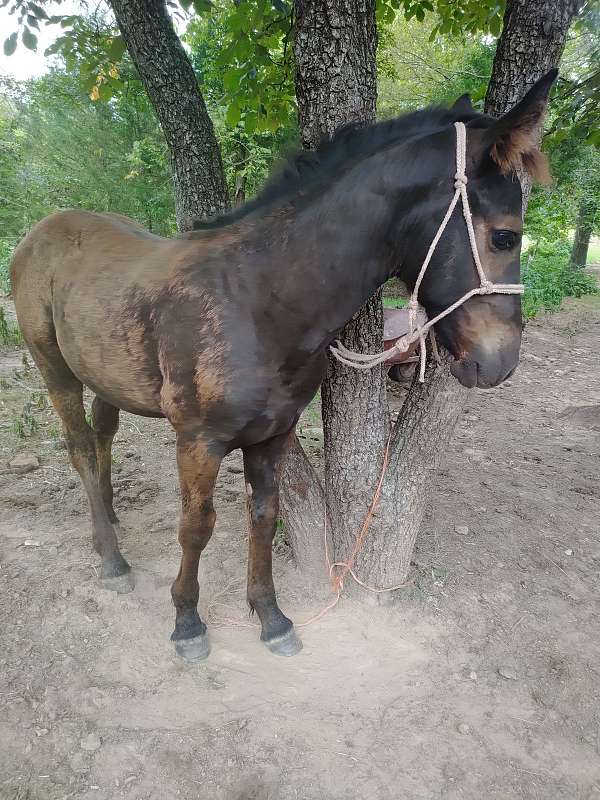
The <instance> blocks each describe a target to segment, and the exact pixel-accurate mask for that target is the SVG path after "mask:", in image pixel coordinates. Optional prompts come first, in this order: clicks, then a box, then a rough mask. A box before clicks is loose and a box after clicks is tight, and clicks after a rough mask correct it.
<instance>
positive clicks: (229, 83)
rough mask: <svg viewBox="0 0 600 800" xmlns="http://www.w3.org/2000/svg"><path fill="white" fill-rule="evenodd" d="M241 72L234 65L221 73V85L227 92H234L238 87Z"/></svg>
mask: <svg viewBox="0 0 600 800" xmlns="http://www.w3.org/2000/svg"><path fill="white" fill-rule="evenodd" d="M241 77H242V73H241V72H240V70H239V69H237V68H236V67H231V68H230V69H228V70H225V72H224V73H223V86H224V87H225V89H226V90H227V91H228V92H234V91H235V90H236V89H238V88H239V85H240V78H241Z"/></svg>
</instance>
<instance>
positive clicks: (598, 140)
mask: <svg viewBox="0 0 600 800" xmlns="http://www.w3.org/2000/svg"><path fill="white" fill-rule="evenodd" d="M587 141H588V142H589V144H591V145H593V146H594V147H600V130H596V131H592V132H591V133H589V134H588V136H587Z"/></svg>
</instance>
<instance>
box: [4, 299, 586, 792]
mask: <svg viewBox="0 0 600 800" xmlns="http://www.w3.org/2000/svg"><path fill="white" fill-rule="evenodd" d="M0 365H1V366H2V372H1V376H2V381H1V383H0V386H1V388H0V392H1V429H0V466H2V467H3V470H2V473H1V474H0V626H1V628H0V643H1V648H0V798H1V799H2V800H17V799H18V800H61V799H62V800H67V798H77V800H113V798H114V799H115V800H116V798H128V799H129V800H171V798H182V800H188V798H189V799H191V798H201V800H250V798H252V799H253V800H267V798H269V799H270V800H342V798H344V800H349V799H350V800H354V799H355V798H356V800H359V799H360V800H362V799H363V798H369V799H371V800H388V799H389V800H434V798H444V799H445V798H448V799H450V798H452V800H454V798H456V800H458V799H459V798H461V799H464V800H482V798H485V799H486V800H506V799H507V798H515V799H516V800H546V799H547V798H551V799H552V800H559V799H560V800H575V799H577V800H600V613H599V612H600V603H599V588H600V587H599V580H598V577H599V571H600V530H599V529H600V525H599V522H600V513H599V512H600V504H599V500H600V485H599V483H598V474H599V463H600V462H599V453H600V413H599V410H598V409H599V408H600V302H599V301H598V299H597V298H596V299H587V300H580V301H573V302H571V303H569V304H568V305H567V306H566V308H565V309H564V310H563V311H561V312H559V313H557V314H555V315H546V316H543V317H541V318H540V319H539V320H538V321H536V322H534V323H532V324H531V325H530V326H529V327H528V330H527V333H526V341H525V347H524V357H523V361H522V365H521V367H520V369H519V370H518V372H517V373H516V374H515V376H514V377H513V378H512V379H511V380H510V381H508V382H507V383H506V384H504V385H503V386H502V387H500V388H497V389H495V390H492V391H490V392H479V391H473V392H472V393H470V395H469V404H468V408H467V410H466V411H465V413H464V415H463V417H462V419H461V422H460V423H459V426H458V429H457V432H456V436H455V438H454V446H453V449H452V452H451V453H449V455H448V458H447V461H446V464H445V466H444V468H443V469H442V470H441V471H440V473H439V478H438V480H437V489H436V491H435V493H434V496H433V497H432V502H431V508H430V510H429V513H428V515H427V518H426V522H425V525H424V527H423V531H422V534H421V536H420V539H419V542H418V549H417V552H416V556H415V561H416V563H417V565H418V578H417V580H416V583H415V585H414V587H413V588H410V589H406V590H404V591H402V592H401V593H399V596H398V597H397V599H396V602H395V604H394V605H393V606H392V607H375V606H366V607H365V606H364V605H360V604H358V603H357V602H356V601H352V600H348V599H345V600H343V601H342V602H341V603H340V605H339V606H338V607H337V608H336V609H335V610H334V611H333V612H332V613H331V614H329V615H328V616H326V617H325V618H324V619H323V620H322V621H320V622H319V623H317V624H315V625H312V626H310V627H308V628H306V629H304V630H303V631H302V638H303V641H304V650H303V651H302V652H301V653H300V654H299V655H298V656H296V657H295V658H293V659H281V658H277V657H276V656H273V655H271V654H270V653H269V652H268V651H267V650H266V649H265V648H264V647H263V646H262V645H261V644H260V643H259V641H258V632H257V630H256V629H255V628H250V627H219V626H215V625H213V626H211V638H212V648H213V649H212V653H211V655H210V658H209V659H208V661H206V662H204V663H202V664H201V665H199V666H197V667H195V668H190V667H188V666H186V665H185V664H183V663H181V662H180V661H178V660H177V659H176V657H175V656H174V653H173V651H172V649H171V645H170V643H169V641H168V637H169V634H170V632H171V629H172V623H173V609H172V607H171V602H170V595H169V585H170V583H171V581H172V579H173V577H174V575H175V573H176V571H177V568H178V562H179V549H178V544H177V540H176V523H177V516H178V491H177V484H176V478H175V467H174V448H173V436H172V434H171V431H170V429H169V427H168V425H167V424H166V423H165V422H163V421H150V420H144V419H140V418H137V417H132V416H129V415H124V417H123V424H122V426H121V429H120V432H119V434H118V440H117V445H116V448H115V464H116V466H115V471H116V474H115V478H116V491H117V495H116V497H117V500H116V507H117V512H118V513H119V515H120V517H121V522H122V531H123V536H122V542H123V550H124V552H125V554H126V556H127V558H128V559H129V561H130V562H131V563H132V565H133V568H134V574H135V580H136V588H135V591H134V592H132V593H131V594H128V595H122V596H117V595H113V594H112V593H110V592H108V591H105V590H102V589H101V588H100V587H99V584H98V582H97V577H96V569H97V562H96V558H95V556H94V554H93V553H92V550H91V543H90V525H89V518H88V512H87V508H86V503H85V500H84V497H83V494H82V490H81V488H80V486H79V482H78V480H77V478H76V475H75V473H74V472H73V470H72V469H71V468H70V466H69V465H68V460H67V455H66V452H65V450H64V449H63V448H62V445H61V440H60V436H59V430H58V426H57V421H56V418H55V416H54V414H53V413H52V412H51V411H50V410H49V409H48V408H47V406H45V398H44V395H43V393H39V388H40V386H39V380H38V376H37V374H36V372H35V370H34V369H32V368H29V369H27V368H24V367H23V365H22V352H21V351H17V350H15V349H12V350H7V349H5V350H4V351H2V353H1V354H0ZM588 406H596V408H595V410H594V409H591V410H590V409H588V410H585V408H584V409H583V410H582V407H588ZM310 424H311V425H314V417H313V419H311V421H310ZM19 432H20V433H21V434H24V436H21V437H20V436H19V435H18V433H19ZM314 447H318V442H316V443H314ZM19 452H27V453H34V454H36V455H37V456H38V457H39V459H40V462H41V466H40V467H39V468H38V469H36V470H34V471H32V472H29V473H26V474H15V473H14V472H11V471H10V470H7V466H6V465H7V463H8V462H9V461H10V460H11V459H12V458H14V456H15V455H16V454H17V453H19ZM240 467H241V459H240V457H239V455H237V454H234V455H233V456H231V457H230V458H229V459H228V460H227V462H226V463H225V464H224V467H223V470H222V473H221V476H220V480H219V492H218V497H217V511H218V514H219V518H218V522H217V528H216V533H215V535H214V537H213V540H212V542H211V544H210V545H209V547H208V549H207V551H206V553H205V556H203V563H202V566H201V586H202V588H201V610H202V611H203V612H205V613H206V610H207V607H208V606H209V604H210V603H211V602H214V601H215V599H216V600H218V601H222V602H225V603H226V604H227V605H228V606H231V611H230V612H226V613H231V614H233V615H234V616H236V615H237V616H239V618H246V619H247V617H245V605H244V599H243V598H244V593H243V579H244V573H245V563H246V559H245V549H246V541H245V537H246V534H245V515H244V508H243V502H244V500H243V480H242V475H241V474H240ZM275 561H276V564H275V569H276V579H277V583H278V586H279V594H280V598H281V605H282V607H283V609H284V610H286V611H287V612H288V613H289V614H290V615H291V616H292V617H293V618H294V619H295V620H297V621H301V620H302V619H303V618H307V617H308V616H309V615H310V614H311V612H314V611H315V610H317V609H318V607H319V603H320V602H321V600H320V598H316V597H314V596H309V594H308V593H307V591H306V589H305V586H304V584H303V580H302V576H301V575H299V574H297V573H296V571H295V570H294V568H293V566H292V565H291V563H290V561H289V555H288V553H287V552H286V549H285V547H282V546H280V547H279V548H278V550H277V554H276V559H275ZM215 608H216V609H220V610H221V611H223V609H222V607H220V606H213V609H215Z"/></svg>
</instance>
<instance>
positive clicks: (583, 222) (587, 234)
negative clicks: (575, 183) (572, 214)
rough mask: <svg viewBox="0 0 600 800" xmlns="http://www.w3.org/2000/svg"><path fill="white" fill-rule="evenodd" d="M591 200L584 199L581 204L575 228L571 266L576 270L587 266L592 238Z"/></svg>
mask: <svg viewBox="0 0 600 800" xmlns="http://www.w3.org/2000/svg"><path fill="white" fill-rule="evenodd" d="M590 206H591V204H590V202H589V200H588V199H587V198H586V197H584V198H583V199H582V200H581V202H580V203H579V209H578V211H577V224H576V226H575V237H574V239H573V249H572V250H571V266H572V267H575V269H582V268H583V267H585V265H586V264H587V254H588V248H589V246H590V239H591V237H592V233H593V232H594V229H593V221H592V213H593V208H590Z"/></svg>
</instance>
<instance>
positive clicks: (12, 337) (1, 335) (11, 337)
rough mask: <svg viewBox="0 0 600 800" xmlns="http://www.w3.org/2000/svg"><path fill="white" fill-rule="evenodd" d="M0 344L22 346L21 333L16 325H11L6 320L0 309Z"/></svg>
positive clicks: (2, 310)
mask: <svg viewBox="0 0 600 800" xmlns="http://www.w3.org/2000/svg"><path fill="white" fill-rule="evenodd" d="M0 344H6V345H19V344H23V337H22V335H21V331H20V330H19V329H18V327H17V326H16V325H12V324H11V322H10V321H9V320H8V318H7V316H6V314H5V313H4V309H3V308H0Z"/></svg>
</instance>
